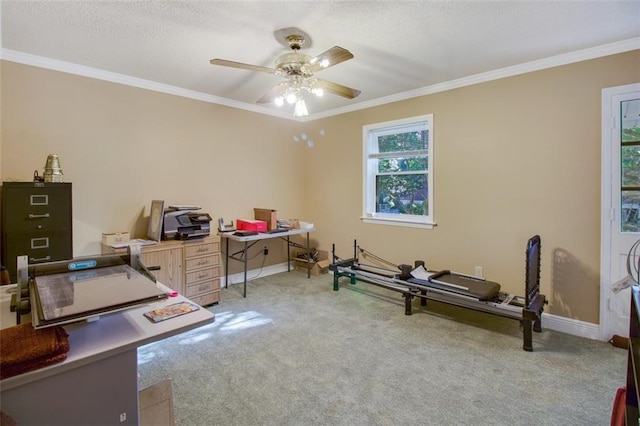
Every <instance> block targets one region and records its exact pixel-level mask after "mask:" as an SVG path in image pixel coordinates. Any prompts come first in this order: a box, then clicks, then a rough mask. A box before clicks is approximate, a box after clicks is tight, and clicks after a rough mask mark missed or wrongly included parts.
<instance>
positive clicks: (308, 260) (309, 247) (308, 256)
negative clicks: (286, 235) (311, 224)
mask: <svg viewBox="0 0 640 426" xmlns="http://www.w3.org/2000/svg"><path fill="white" fill-rule="evenodd" d="M307 278H311V246H310V245H309V233H308V232H307Z"/></svg>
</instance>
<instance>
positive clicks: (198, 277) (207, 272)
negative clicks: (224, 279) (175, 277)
mask: <svg viewBox="0 0 640 426" xmlns="http://www.w3.org/2000/svg"><path fill="white" fill-rule="evenodd" d="M219 276H220V267H219V266H216V267H213V268H209V269H202V270H200V271H195V272H189V273H187V274H185V277H186V279H185V284H187V285H189V284H192V283H195V282H198V281H203V280H208V279H212V278H218V277H219Z"/></svg>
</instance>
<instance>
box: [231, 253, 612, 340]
mask: <svg viewBox="0 0 640 426" xmlns="http://www.w3.org/2000/svg"><path fill="white" fill-rule="evenodd" d="M292 268H293V265H292ZM286 271H287V263H286V262H285V263H280V264H277V265H271V266H266V267H264V268H262V269H253V270H251V271H247V281H251V280H253V279H255V278H259V277H267V276H269V275H274V274H279V273H280V272H286ZM329 273H330V274H331V273H332V272H331V271H329ZM243 282H244V273H243V272H239V273H236V274H232V275H230V276H229V285H234V284H242V283H243ZM220 284H221V285H222V286H223V287H224V286H225V277H222V278H221V280H220ZM542 329H543V330H544V329H549V330H554V331H559V332H562V333H567V334H571V335H573V336H578V337H584V338H587V339H591V340H601V337H600V326H599V325H598V324H593V323H590V322H584V321H580V320H575V319H571V318H565V317H561V316H558V315H553V314H548V313H546V312H543V313H542Z"/></svg>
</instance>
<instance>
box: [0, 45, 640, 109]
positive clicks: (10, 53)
mask: <svg viewBox="0 0 640 426" xmlns="http://www.w3.org/2000/svg"><path fill="white" fill-rule="evenodd" d="M637 49H640V37H635V38H632V39H628V40H623V41H619V42H615V43H610V44H605V45H601V46H596V47H592V48H588V49H582V50H577V51H574V52H569V53H565V54H561V55H556V56H551V57H549V58H544V59H539V60H536V61H531V62H526V63H523V64H519V65H514V66H511V67H506V68H501V69H497V70H494V71H488V72H484V73H480V74H475V75H472V76H468V77H463V78H459V79H455V80H450V81H446V82H443V83H438V84H433V85H431V86H425V87H421V88H419V89H415V90H409V91H406V92H402V93H397V94H394V95H390V96H384V97H381V98H377V99H372V100H369V101H364V102H359V103H355V104H352V105H348V106H345V107H341V108H335V109H332V110H330V111H324V112H319V113H314V114H311V115H308V116H306V117H292V116H291V115H290V114H289V113H285V112H282V111H274V110H271V109H268V108H265V107H260V106H258V105H255V104H249V103H246V102H238V101H234V100H231V99H227V98H223V97H220V96H214V95H210V94H207V93H202V92H197V91H194V90H188V89H183V88H180V87H176V86H171V85H168V84H162V83H157V82H154V81H150V80H144V79H141V78H136V77H131V76H127V75H124V74H118V73H114V72H110V71H104V70H100V69H97V68H91V67H87V66H84V65H78V64H74V63H71V62H65V61H59V60H56V59H51V58H46V57H42V56H37V55H31V54H28V53H23V52H19V51H15V50H10V49H4V48H2V49H0V59H2V60H6V61H10V62H17V63H21V64H25V65H32V66H35V67H39V68H46V69H50V70H55V71H60V72H65V73H69V74H75V75H80V76H84V77H89V78H95V79H98V80H104V81H109V82H112V83H117V84H123V85H127V86H132V87H138V88H141V89H147V90H153V91H156V92H161V93H166V94H170V95H175V96H181V97H185V98H190V99H195V100H199V101H202V102H209V103H213V104H218V105H223V106H228V107H231V108H237V109H242V110H246V111H250V112H255V113H258V114H265V115H270V116H273V117H278V118H284V119H286V120H292V121H298V122H310V121H314V120H317V119H320V118H326V117H331V116H335V115H340V114H345V113H348V112H353V111H358V110H362V109H366V108H372V107H376V106H380V105H385V104H389V103H392V102H399V101H403V100H406V99H411V98H416V97H420V96H425V95H430V94H434V93H439V92H444V91H447V90H452V89H457V88H461V87H465V86H471V85H474V84H478V83H485V82H488V81H493V80H499V79H502V78H506V77H512V76H516V75H519V74H526V73H529V72H533V71H540V70H543V69H547V68H553V67H557V66H562V65H567V64H572V63H576V62H581V61H586V60H590V59H595V58H600V57H603V56H609V55H615V54H618V53H623V52H628V51H632V50H637Z"/></svg>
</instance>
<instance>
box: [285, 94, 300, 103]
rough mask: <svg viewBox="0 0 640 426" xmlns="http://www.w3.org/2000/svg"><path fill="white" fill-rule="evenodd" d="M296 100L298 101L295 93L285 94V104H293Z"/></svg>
mask: <svg viewBox="0 0 640 426" xmlns="http://www.w3.org/2000/svg"><path fill="white" fill-rule="evenodd" d="M297 100H298V97H297V96H296V94H295V93H293V92H291V93H289V94H287V103H289V104H293V103H295V102H296V101H297Z"/></svg>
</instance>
